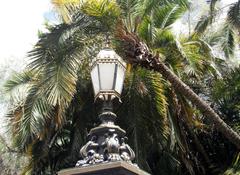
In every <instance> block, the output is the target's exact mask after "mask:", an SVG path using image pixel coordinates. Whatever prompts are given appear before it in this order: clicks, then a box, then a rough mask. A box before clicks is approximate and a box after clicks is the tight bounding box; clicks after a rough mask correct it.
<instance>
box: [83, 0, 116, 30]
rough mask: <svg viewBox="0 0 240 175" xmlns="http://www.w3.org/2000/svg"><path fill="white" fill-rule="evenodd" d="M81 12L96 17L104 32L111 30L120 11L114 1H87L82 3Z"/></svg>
mask: <svg viewBox="0 0 240 175" xmlns="http://www.w3.org/2000/svg"><path fill="white" fill-rule="evenodd" d="M81 10H82V11H83V12H84V13H85V14H87V15H89V16H93V17H96V18H97V19H98V20H100V21H101V22H102V24H103V25H104V26H106V28H105V32H107V31H109V30H113V28H114V25H115V24H116V22H117V19H118V18H119V17H120V14H121V11H120V8H119V6H118V4H117V3H116V1H115V0H113V1H110V0H88V1H85V2H83V4H82V5H81Z"/></svg>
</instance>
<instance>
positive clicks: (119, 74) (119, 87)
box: [115, 65, 125, 94]
mask: <svg viewBox="0 0 240 175" xmlns="http://www.w3.org/2000/svg"><path fill="white" fill-rule="evenodd" d="M124 77H125V69H124V68H123V67H122V66H120V65H118V69H117V79H116V85H115V90H116V91H117V92H118V93H119V94H121V92H122V87H123V81H124Z"/></svg>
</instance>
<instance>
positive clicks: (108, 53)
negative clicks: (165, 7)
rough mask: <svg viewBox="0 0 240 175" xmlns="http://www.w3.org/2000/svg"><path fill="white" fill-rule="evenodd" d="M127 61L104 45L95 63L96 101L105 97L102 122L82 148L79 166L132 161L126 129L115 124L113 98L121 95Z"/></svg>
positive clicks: (93, 63) (131, 151)
mask: <svg viewBox="0 0 240 175" xmlns="http://www.w3.org/2000/svg"><path fill="white" fill-rule="evenodd" d="M125 70H126V63H125V62H124V61H123V59H122V58H121V57H120V56H119V55H118V54H117V53H116V52H115V51H114V50H113V49H111V48H110V47H109V41H108V40H107V46H106V47H105V48H103V49H102V50H101V51H100V52H99V53H98V54H97V56H96V58H95V59H94V60H93V62H92V65H91V79H92V84H93V89H94V94H95V100H96V99H100V100H102V102H103V103H102V104H103V105H102V111H101V113H100V115H99V119H100V121H101V124H100V125H99V126H97V127H95V128H93V129H91V130H90V132H89V135H88V138H89V141H88V142H87V143H86V144H85V145H84V146H83V147H82V148H81V150H80V155H81V158H82V159H81V160H79V161H78V162H77V164H76V166H88V165H93V164H99V163H104V162H114V161H126V162H128V163H132V160H133V159H134V158H135V154H134V151H133V150H132V149H131V148H130V146H129V145H128V144H126V140H127V138H126V136H125V135H126V132H125V131H124V130H123V129H121V128H120V127H119V126H117V125H115V123H114V122H115V119H116V118H117V116H116V114H115V113H113V105H112V100H113V99H114V98H118V99H119V100H120V94H121V92H122V88H123V82H124V77H125Z"/></svg>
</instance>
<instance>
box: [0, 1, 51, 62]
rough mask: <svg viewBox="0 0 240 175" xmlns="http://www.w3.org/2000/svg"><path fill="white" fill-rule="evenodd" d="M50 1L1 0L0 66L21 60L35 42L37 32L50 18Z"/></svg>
mask: <svg viewBox="0 0 240 175" xmlns="http://www.w3.org/2000/svg"><path fill="white" fill-rule="evenodd" d="M51 10H52V6H51V4H50V0H5V1H4V0H3V1H2V2H1V6H0V23H1V25H0V26H1V27H0V64H1V63H2V62H4V61H7V60H8V59H11V58H15V59H19V60H21V59H23V58H24V57H25V56H26V53H27V51H29V50H31V48H32V46H33V45H34V43H36V42H37V33H38V30H42V29H43V24H44V21H45V19H46V18H48V17H51V16H50V13H49V12H50V11H51Z"/></svg>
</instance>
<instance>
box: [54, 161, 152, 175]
mask: <svg viewBox="0 0 240 175" xmlns="http://www.w3.org/2000/svg"><path fill="white" fill-rule="evenodd" d="M58 175H150V174H148V173H146V172H145V171H142V170H141V169H140V168H138V167H137V166H135V165H132V164H129V163H127V162H125V161H117V162H109V163H104V164H96V165H90V166H85V167H75V168H70V169H65V170H61V171H60V172H58Z"/></svg>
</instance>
